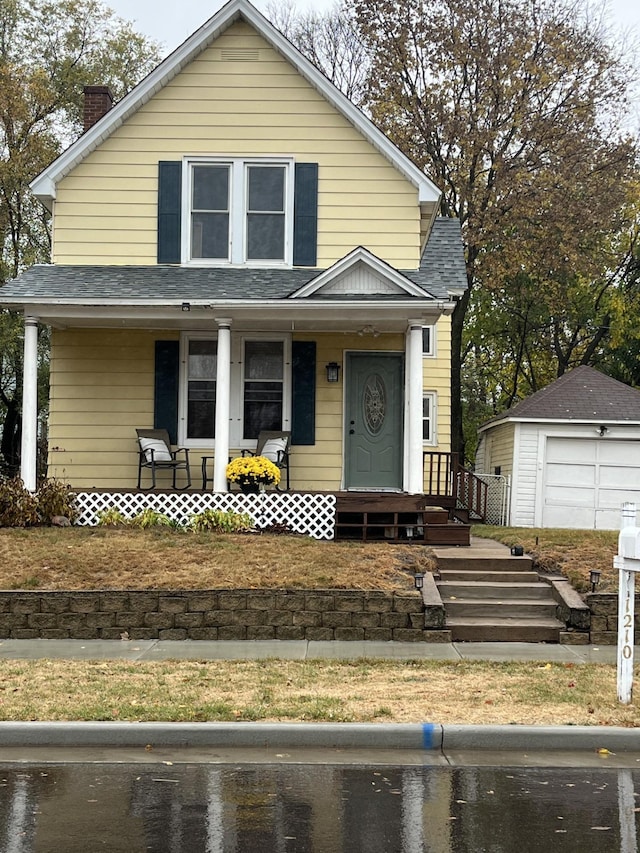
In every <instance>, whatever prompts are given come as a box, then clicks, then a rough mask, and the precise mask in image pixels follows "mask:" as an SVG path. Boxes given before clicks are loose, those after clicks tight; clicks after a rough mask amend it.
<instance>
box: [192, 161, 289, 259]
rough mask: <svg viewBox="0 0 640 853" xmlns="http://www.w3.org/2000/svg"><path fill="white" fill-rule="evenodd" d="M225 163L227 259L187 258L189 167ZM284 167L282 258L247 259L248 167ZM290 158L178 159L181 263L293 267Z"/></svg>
mask: <svg viewBox="0 0 640 853" xmlns="http://www.w3.org/2000/svg"><path fill="white" fill-rule="evenodd" d="M216 164H219V165H228V166H229V167H230V176H229V196H230V213H229V258H228V259H226V260H225V259H219V258H191V189H192V180H191V175H192V166H196V165H205V166H207V165H216ZM253 165H256V166H282V167H284V168H285V201H284V207H285V214H284V215H285V226H284V260H272V259H266V260H263V261H262V260H251V261H249V260H247V257H246V255H247V216H246V214H247V203H248V180H247V174H248V169H247V167H248V166H253ZM293 166H294V163H293V158H291V157H213V156H212V157H185V158H184V159H183V161H182V240H181V257H182V264H184V265H185V266H197V267H203V266H207V267H220V266H244V267H277V266H281V267H291V266H293V181H294V168H293Z"/></svg>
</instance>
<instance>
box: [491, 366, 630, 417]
mask: <svg viewBox="0 0 640 853" xmlns="http://www.w3.org/2000/svg"><path fill="white" fill-rule="evenodd" d="M505 420H510V421H523V420H536V421H582V422H584V421H587V422H588V421H597V422H606V423H612V422H620V421H629V422H640V391H637V390H636V389H635V388H631V387H630V386H629V385H625V384H624V383H623V382H618V380H617V379H612V378H611V377H610V376H605V374H604V373H600V371H599V370H594V368H593V367H587V366H586V365H581V366H580V367H575V368H574V369H573V370H570V371H569V372H567V373H565V374H563V375H562V376H561V377H560V378H559V379H556V381H555V382H552V383H551V384H550V385H547V387H546V388H543V389H542V390H541V391H537V392H536V393H535V394H532V395H531V396H530V397H527V399H526V400H522V401H521V402H520V403H517V404H516V405H515V406H513V407H512V408H511V409H508V410H507V411H506V412H503V414H501V415H497V416H496V417H495V418H492V419H491V420H490V421H487V422H486V423H485V424H483V425H482V426H481V427H480V430H481V431H482V430H485V429H487V428H488V427H490V426H493V425H495V424H496V422H498V421H500V422H502V421H505Z"/></svg>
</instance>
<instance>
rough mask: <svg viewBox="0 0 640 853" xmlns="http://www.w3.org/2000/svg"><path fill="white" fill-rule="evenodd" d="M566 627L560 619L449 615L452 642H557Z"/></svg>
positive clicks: (448, 623)
mask: <svg viewBox="0 0 640 853" xmlns="http://www.w3.org/2000/svg"><path fill="white" fill-rule="evenodd" d="M564 627H565V626H564V625H563V624H562V622H559V621H558V620H557V619H528V620H527V619H516V618H500V619H499V618H493V619H488V618H484V619H481V618H475V619H471V618H459V619H447V628H448V629H449V630H450V631H451V639H452V641H453V642H474V643H558V642H559V641H560V631H562V630H564Z"/></svg>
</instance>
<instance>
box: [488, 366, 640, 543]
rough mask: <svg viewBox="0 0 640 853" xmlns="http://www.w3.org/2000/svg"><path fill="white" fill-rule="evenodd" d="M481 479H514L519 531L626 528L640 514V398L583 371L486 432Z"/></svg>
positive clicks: (513, 510) (513, 508)
mask: <svg viewBox="0 0 640 853" xmlns="http://www.w3.org/2000/svg"><path fill="white" fill-rule="evenodd" d="M476 473H477V474H479V475H482V474H494V475H495V474H501V475H503V476H505V477H507V478H509V479H510V481H511V492H510V500H509V508H510V512H509V523H510V524H512V525H514V526H517V527H571V528H577V529H595V530H615V529H618V528H619V527H620V508H621V506H622V504H623V503H624V502H625V501H632V502H634V503H636V504H637V505H638V508H639V510H640V391H636V390H635V389H633V388H630V387H629V386H627V385H624V384H623V383H621V382H617V381H616V380H615V379H610V378H609V377H608V376H604V374H602V373H600V372H599V371H597V370H594V369H593V368H591V367H577V368H575V370H572V371H570V372H569V373H566V374H565V375H564V376H562V377H560V379H558V380H556V381H555V382H553V383H552V384H551V385H549V386H547V388H544V389H543V390H542V391H539V392H538V393H537V394H533V395H532V396H531V397H529V398H528V399H526V400H523V401H522V402H521V403H518V404H517V405H516V406H514V407H513V408H512V409H509V410H508V411H507V412H505V413H504V414H502V415H498V416H497V417H495V418H493V419H492V420H490V421H488V422H487V423H485V424H484V425H483V426H482V427H481V428H480V430H479V444H478V450H477V453H476Z"/></svg>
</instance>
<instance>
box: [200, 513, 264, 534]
mask: <svg viewBox="0 0 640 853" xmlns="http://www.w3.org/2000/svg"><path fill="white" fill-rule="evenodd" d="M253 526H254V525H253V520H252V518H251V516H250V515H249V514H248V513H246V512H232V511H228V512H225V511H224V510H221V509H205V510H204V511H203V512H199V513H198V514H197V515H192V516H191V518H190V519H189V522H188V524H187V527H188V528H189V530H193V531H194V533H204V532H212V533H241V532H244V531H247V530H251V528H252V527H253Z"/></svg>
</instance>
